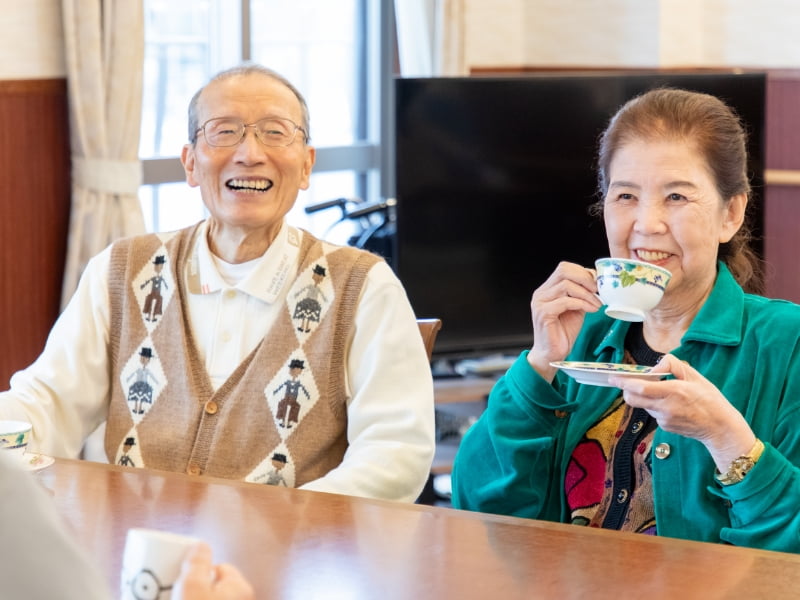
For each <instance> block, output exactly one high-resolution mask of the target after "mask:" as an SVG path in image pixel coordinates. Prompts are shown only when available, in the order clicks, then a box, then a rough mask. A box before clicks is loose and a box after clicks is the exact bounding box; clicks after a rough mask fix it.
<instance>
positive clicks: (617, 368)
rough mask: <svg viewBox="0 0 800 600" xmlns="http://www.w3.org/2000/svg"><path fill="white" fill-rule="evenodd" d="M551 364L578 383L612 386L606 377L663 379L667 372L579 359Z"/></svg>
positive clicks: (642, 366) (643, 366)
mask: <svg viewBox="0 0 800 600" xmlns="http://www.w3.org/2000/svg"><path fill="white" fill-rule="evenodd" d="M550 365H551V366H553V367H556V368H558V369H561V370H563V371H564V372H565V373H566V374H567V375H569V376H570V377H572V378H573V379H575V381H577V382H578V383H584V384H586V385H598V386H603V387H613V386H612V385H611V384H610V383H608V378H609V377H611V376H612V375H613V376H632V377H638V378H640V379H641V378H645V379H654V380H655V379H663V378H664V377H666V376H667V373H651V372H650V371H652V369H653V367H647V366H645V365H627V364H620V363H597V362H580V361H557V362H551V363H550Z"/></svg>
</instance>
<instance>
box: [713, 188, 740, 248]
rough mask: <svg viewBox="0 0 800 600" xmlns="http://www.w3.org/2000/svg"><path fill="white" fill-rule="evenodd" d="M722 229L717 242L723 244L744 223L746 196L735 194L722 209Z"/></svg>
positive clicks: (729, 239)
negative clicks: (723, 212) (723, 213)
mask: <svg viewBox="0 0 800 600" xmlns="http://www.w3.org/2000/svg"><path fill="white" fill-rule="evenodd" d="M724 210H725V215H724V216H723V222H722V229H721V231H720V237H719V242H720V243H721V244H724V243H725V242H729V241H731V238H733V236H734V235H735V234H736V232H737V231H739V229H740V228H741V226H742V223H744V215H745V212H746V211H747V194H736V195H735V196H732V197H731V199H730V201H729V202H728V204H727V205H726V206H725V208H724Z"/></svg>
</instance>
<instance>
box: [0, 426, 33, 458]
mask: <svg viewBox="0 0 800 600" xmlns="http://www.w3.org/2000/svg"><path fill="white" fill-rule="evenodd" d="M32 428H33V427H32V425H31V424H30V423H28V422H27V421H6V420H0V449H1V450H4V451H6V452H8V453H9V454H10V455H11V456H13V457H14V458H17V459H19V460H20V461H21V460H22V456H23V455H24V454H25V450H27V449H28V441H29V440H30V438H31V430H32Z"/></svg>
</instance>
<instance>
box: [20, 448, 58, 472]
mask: <svg viewBox="0 0 800 600" xmlns="http://www.w3.org/2000/svg"><path fill="white" fill-rule="evenodd" d="M55 461H56V459H55V458H53V457H52V456H47V455H45V454H37V453H36V452H27V453H25V455H24V456H23V457H22V467H23V468H24V469H25V470H27V471H39V470H41V469H46V468H47V467H49V466H50V465H52V464H53V463H54V462H55Z"/></svg>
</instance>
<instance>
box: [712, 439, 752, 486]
mask: <svg viewBox="0 0 800 600" xmlns="http://www.w3.org/2000/svg"><path fill="white" fill-rule="evenodd" d="M763 453H764V442H762V441H761V440H760V439H758V438H756V441H755V443H754V444H753V447H752V448H751V449H750V451H749V452H748V453H747V454H743V455H742V456H739V457H738V458H735V459H734V460H733V461H731V464H730V466H729V467H728V470H727V472H725V473H720V472H719V471H718V470H717V472H716V474H715V477H716V479H717V481H718V482H720V483H721V484H722V485H731V484H734V483H739V482H740V481H742V480H743V479H744V478H745V476H746V475H747V473H748V472H750V469H752V468H753V467H754V466H755V464H756V463H757V462H758V460H759V459H760V458H761V455H762V454H763ZM745 461H747V462H749V463H750V465H749V466H748V468H747V469H746V470H744V471H742V467H741V466H740V464H739V463H742V462H745Z"/></svg>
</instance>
